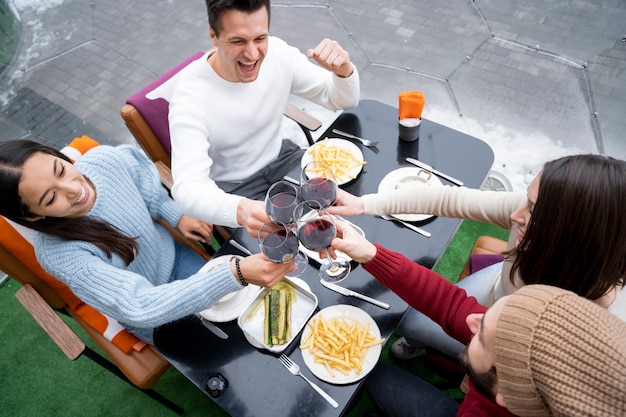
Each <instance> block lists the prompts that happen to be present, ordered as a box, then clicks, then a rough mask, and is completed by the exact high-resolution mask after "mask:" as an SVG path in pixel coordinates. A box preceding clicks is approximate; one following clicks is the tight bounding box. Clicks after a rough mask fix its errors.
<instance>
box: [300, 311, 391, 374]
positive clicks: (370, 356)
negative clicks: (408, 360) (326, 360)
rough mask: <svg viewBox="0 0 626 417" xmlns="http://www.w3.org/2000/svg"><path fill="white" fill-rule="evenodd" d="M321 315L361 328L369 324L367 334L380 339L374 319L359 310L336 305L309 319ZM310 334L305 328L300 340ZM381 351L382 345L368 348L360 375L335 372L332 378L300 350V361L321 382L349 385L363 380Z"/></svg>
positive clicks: (322, 367)
mask: <svg viewBox="0 0 626 417" xmlns="http://www.w3.org/2000/svg"><path fill="white" fill-rule="evenodd" d="M319 315H323V316H324V318H326V319H333V318H335V317H341V318H345V319H348V320H354V321H357V322H358V323H360V324H361V326H363V325H364V324H365V323H369V332H370V333H371V334H372V336H374V337H375V338H377V339H380V329H379V328H378V325H377V324H376V322H375V321H374V319H373V318H372V317H371V316H370V315H369V314H367V313H366V312H365V311H363V310H361V309H360V308H357V307H354V306H351V305H346V304H338V305H335V306H330V307H326V308H325V309H323V310H321V311H320V312H318V313H317V314H316V315H315V316H313V317H312V318H311V320H313V319H315V318H316V317H317V316H319ZM310 332H311V328H310V327H309V326H305V328H304V331H303V332H302V340H304V339H305V338H306V336H307V335H308V334H309V333H310ZM382 349H383V345H382V344H378V345H375V346H372V347H370V348H369V349H368V350H367V353H366V354H365V359H364V360H363V368H362V370H361V373H357V372H356V370H352V371H350V373H349V374H348V375H344V374H342V373H341V372H339V371H336V372H335V376H334V377H332V376H331V375H330V373H328V370H327V369H326V366H324V364H321V363H317V362H315V361H314V359H313V354H312V353H311V352H310V351H309V350H308V349H305V350H302V359H304V363H305V364H306V366H307V367H308V368H309V369H310V370H311V372H312V373H313V375H315V376H316V377H318V378H319V379H321V380H322V381H326V382H329V383H331V384H350V383H352V382H355V381H358V380H360V379H362V378H364V377H365V376H366V375H367V374H368V373H369V372H370V371H371V370H372V369H374V366H376V363H377V362H378V358H380V352H381V351H382Z"/></svg>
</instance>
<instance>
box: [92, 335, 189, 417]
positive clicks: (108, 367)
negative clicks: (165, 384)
mask: <svg viewBox="0 0 626 417" xmlns="http://www.w3.org/2000/svg"><path fill="white" fill-rule="evenodd" d="M83 353H84V354H85V355H86V356H87V357H88V358H89V359H91V360H92V361H94V362H95V363H97V364H98V365H100V366H102V367H103V368H105V369H106V370H108V371H109V372H111V373H112V374H113V375H116V376H117V377H119V378H120V379H122V380H124V381H126V382H127V383H128V384H129V385H131V386H132V387H135V388H136V389H138V390H139V391H141V392H143V393H144V394H146V395H148V396H149V397H150V398H152V399H154V400H156V401H158V402H160V403H161V404H163V405H164V406H165V407H167V408H169V409H170V410H172V411H174V412H175V413H176V414H179V415H182V414H183V412H184V410H183V408H182V407H180V406H179V405H177V404H175V403H174V402H172V401H170V400H169V399H167V398H165V397H164V396H163V395H161V394H159V393H158V392H156V391H155V390H153V389H152V388H148V389H142V388H139V387H137V386H136V385H134V384H133V383H132V382H130V381H129V380H128V378H126V375H124V374H123V373H122V371H120V370H119V368H118V367H117V366H115V365H114V364H112V363H111V362H110V361H108V360H107V359H105V358H104V357H103V356H102V355H100V354H99V353H98V352H96V351H94V350H93V349H90V348H89V347H88V346H85V350H84V351H83Z"/></svg>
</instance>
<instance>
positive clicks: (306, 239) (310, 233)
mask: <svg viewBox="0 0 626 417" xmlns="http://www.w3.org/2000/svg"><path fill="white" fill-rule="evenodd" d="M336 234H337V231H336V229H335V225H334V224H333V223H332V222H331V221H330V220H328V219H324V218H318V219H313V220H309V221H308V222H306V224H305V225H304V226H302V227H300V229H299V230H298V238H299V239H300V242H301V243H302V245H303V246H304V247H305V248H307V249H309V250H312V251H314V252H324V251H326V250H328V248H330V242H332V240H333V239H334V238H335V236H336Z"/></svg>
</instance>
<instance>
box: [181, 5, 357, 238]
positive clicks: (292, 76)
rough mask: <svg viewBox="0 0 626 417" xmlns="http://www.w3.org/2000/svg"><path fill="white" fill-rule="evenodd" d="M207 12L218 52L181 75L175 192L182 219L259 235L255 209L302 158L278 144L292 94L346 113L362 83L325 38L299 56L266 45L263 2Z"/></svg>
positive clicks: (261, 216) (281, 45)
mask: <svg viewBox="0 0 626 417" xmlns="http://www.w3.org/2000/svg"><path fill="white" fill-rule="evenodd" d="M206 3H207V10H208V14H209V25H210V30H209V33H210V36H211V39H212V40H213V43H214V45H215V46H216V48H217V49H216V50H214V51H211V52H209V53H207V54H206V56H204V57H203V58H201V59H198V60H197V61H195V62H193V63H191V64H190V65H189V66H187V67H186V68H184V69H183V70H182V71H181V73H180V75H179V77H178V80H177V83H176V85H175V87H174V92H173V96H172V100H171V102H170V112H169V124H170V135H171V141H172V174H173V177H174V187H173V189H172V193H173V196H174V198H175V200H176V201H177V203H178V204H179V205H180V207H181V208H182V209H183V211H184V212H185V213H186V214H188V215H190V216H196V217H197V218H200V219H202V220H205V221H208V222H211V223H215V224H220V225H224V226H229V227H238V226H244V227H246V229H247V230H248V232H249V233H250V234H251V235H253V236H256V232H257V231H258V228H259V227H260V225H262V224H263V223H264V222H266V221H269V219H268V218H267V215H266V213H265V205H264V204H263V203H262V202H261V201H256V200H262V198H263V196H264V194H265V192H266V190H267V189H268V188H269V186H270V185H271V184H272V183H274V182H276V181H278V180H280V179H281V178H282V177H283V176H284V175H285V174H286V173H287V172H288V171H289V170H291V169H292V168H293V167H294V166H295V165H297V164H298V161H299V160H300V158H301V156H302V153H303V150H302V149H301V148H299V147H298V146H297V145H295V144H294V143H293V142H291V141H290V140H288V139H285V140H283V138H282V137H280V132H279V130H280V123H281V119H282V113H283V110H284V108H285V106H286V104H287V101H288V98H289V94H290V93H293V94H296V95H298V96H301V97H304V98H306V99H309V100H311V101H313V102H316V103H318V104H320V105H322V106H325V107H327V108H330V109H333V110H337V109H345V108H350V107H354V106H356V104H357V103H358V99H359V77H358V73H357V70H356V68H355V66H354V65H353V64H352V62H351V61H350V57H349V55H348V53H347V52H346V51H345V50H343V49H342V48H341V47H340V46H339V45H338V44H337V42H335V41H331V40H328V39H324V40H323V41H322V42H321V43H320V44H319V45H318V46H317V47H315V48H314V49H310V50H308V51H307V54H306V55H304V54H302V53H300V52H299V51H298V50H297V49H296V48H294V47H291V46H289V45H287V44H286V43H285V42H284V41H282V40H280V39H278V38H275V37H271V36H270V35H269V20H270V16H269V15H270V5H269V0H249V1H248V2H234V1H232V0H207V2H206ZM242 3H243V4H242ZM309 58H310V59H312V60H315V61H316V62H317V64H319V65H316V64H314V63H313V62H311V61H309ZM261 64H263V65H261Z"/></svg>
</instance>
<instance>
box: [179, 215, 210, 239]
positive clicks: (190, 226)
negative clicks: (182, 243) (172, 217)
mask: <svg viewBox="0 0 626 417" xmlns="http://www.w3.org/2000/svg"><path fill="white" fill-rule="evenodd" d="M176 228H177V229H178V230H179V231H180V232H181V233H182V234H183V236H185V237H186V238H187V239H192V240H198V241H200V242H203V243H208V242H210V241H211V236H212V235H213V225H212V224H211V223H207V222H205V221H203V220H198V219H196V218H193V217H189V216H187V215H186V214H183V217H181V218H180V220H179V221H178V224H177V225H176Z"/></svg>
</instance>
